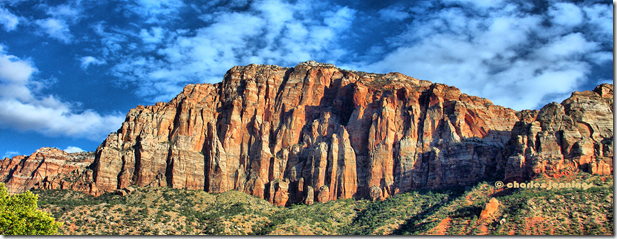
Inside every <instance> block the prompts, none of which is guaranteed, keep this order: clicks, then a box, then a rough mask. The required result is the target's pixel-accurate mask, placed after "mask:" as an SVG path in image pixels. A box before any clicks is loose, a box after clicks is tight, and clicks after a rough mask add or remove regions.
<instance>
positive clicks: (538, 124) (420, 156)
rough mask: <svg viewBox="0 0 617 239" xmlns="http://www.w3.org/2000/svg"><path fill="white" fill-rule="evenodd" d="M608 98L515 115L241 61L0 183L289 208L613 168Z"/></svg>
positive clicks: (5, 164)
mask: <svg viewBox="0 0 617 239" xmlns="http://www.w3.org/2000/svg"><path fill="white" fill-rule="evenodd" d="M612 99H613V92H612V85H608V84H604V85H601V86H598V88H596V90H594V91H586V92H575V93H573V95H572V97H570V98H569V99H567V100H565V101H564V102H562V103H561V104H557V103H553V104H549V105H547V106H545V107H544V108H542V110H540V111H520V112H517V111H514V110H512V109H509V108H504V107H501V106H497V105H493V104H492V102H491V101H490V100H487V99H484V98H480V97H475V96H469V95H467V94H463V93H461V92H460V91H459V90H458V89H457V88H455V87H451V86H447V85H443V84H437V83H431V82H428V81H423V80H418V79H415V78H413V77H409V76H405V75H402V74H400V73H389V74H371V73H365V72H356V71H350V70H342V69H339V68H337V67H335V66H334V65H330V64H323V63H316V62H313V61H310V62H305V63H300V64H299V65H297V66H295V67H293V68H285V67H279V66H271V65H248V66H244V67H238V66H236V67H233V68H232V69H230V70H229V71H228V72H227V74H226V75H225V78H224V80H223V82H221V83H218V84H214V85H212V84H191V85H187V86H186V87H185V88H184V90H183V91H182V92H181V93H180V94H179V95H178V96H176V97H175V98H174V99H172V100H171V101H170V102H168V103H162V102H159V103H157V104H155V105H151V106H138V107H136V108H134V109H131V110H130V112H129V113H128V114H127V117H126V120H125V122H124V123H123V124H122V127H121V128H120V129H119V130H118V131H117V132H115V133H111V134H110V135H109V136H108V137H107V139H105V141H104V142H103V143H102V144H101V145H100V146H99V147H98V148H97V150H96V155H95V157H94V158H88V159H87V160H84V161H83V162H79V163H77V162H75V160H74V159H72V158H71V157H72V156H66V155H65V156H64V157H66V160H64V161H65V162H64V163H56V164H55V165H54V166H53V167H54V168H56V169H54V170H42V169H41V165H44V164H45V165H48V166H45V167H52V166H51V165H52V164H53V162H51V161H49V160H47V159H42V158H45V155H46V154H42V153H39V154H37V153H35V154H33V155H31V156H29V157H24V156H18V157H14V158H13V159H4V160H2V161H0V177H1V178H0V180H1V181H4V182H7V187H8V188H9V189H10V190H11V191H12V192H21V191H24V190H28V189H30V188H43V189H55V188H63V189H72V190H78V191H83V192H86V193H90V194H93V195H99V194H102V193H104V192H112V191H114V190H117V189H122V188H125V187H127V186H129V185H139V186H155V187H164V186H166V187H173V188H186V189H192V190H205V191H207V192H212V193H218V192H224V191H227V190H238V191H242V192H245V193H248V194H251V195H254V196H257V197H260V198H264V199H266V200H269V201H270V202H272V203H274V204H276V205H281V206H283V205H290V204H291V203H297V202H303V203H307V204H311V203H314V202H326V201H329V200H336V199H345V198H365V197H369V198H372V199H374V200H376V199H379V198H385V197H388V196H389V195H393V194H396V193H400V192H405V191H409V190H413V189H434V188H444V187H454V186H461V185H469V184H472V183H475V182H477V181H478V180H483V179H504V178H519V177H523V178H529V177H533V176H534V175H537V174H540V173H546V172H553V171H555V172H558V171H559V170H562V169H564V168H565V169H568V168H570V169H573V170H578V169H579V168H580V169H583V170H586V171H590V172H593V173H600V174H612V157H613V156H612V155H613V152H612V147H613V146H612V144H613V142H612V136H613V131H612V129H613V121H612V120H613V114H612V105H613V102H612ZM37 152H38V151H37ZM54 154H62V153H60V152H56V151H54ZM52 157H57V156H52ZM46 160H47V161H46ZM54 162H55V161H54ZM37 163H38V165H37ZM62 175H64V176H62Z"/></svg>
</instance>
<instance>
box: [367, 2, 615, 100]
mask: <svg viewBox="0 0 617 239" xmlns="http://www.w3.org/2000/svg"><path fill="white" fill-rule="evenodd" d="M451 4H452V5H451V6H449V7H446V8H440V9H435V8H431V7H426V8H423V9H420V12H422V14H423V17H421V18H416V19H415V20H414V21H412V22H411V23H410V24H408V25H407V29H408V30H407V31H405V32H402V33H401V34H399V35H397V36H394V37H391V38H389V39H388V40H387V41H389V43H390V45H391V46H394V48H393V50H392V51H390V52H388V53H385V54H384V55H383V56H381V60H378V61H376V62H360V63H358V64H357V65H358V67H360V68H365V69H368V70H369V71H377V72H390V71H399V72H402V73H404V74H407V75H410V76H414V77H417V78H420V79H425V80H430V81H433V82H441V83H446V84H449V85H453V86H457V87H458V88H461V90H462V91H463V92H465V93H469V94H472V95H479V96H482V97H485V98H488V99H491V100H492V101H493V102H494V103H496V104H499V105H506V106H509V107H512V108H514V109H516V110H521V109H530V108H538V107H540V106H541V105H544V104H546V103H548V102H550V101H561V100H563V99H564V98H566V97H567V96H569V94H570V93H571V92H572V91H574V90H576V89H577V87H578V86H580V85H582V84H583V83H585V82H588V81H589V80H590V79H588V77H589V75H590V74H591V69H592V67H593V64H594V63H595V64H606V63H607V62H608V61H609V60H612V53H611V52H609V51H603V50H602V47H601V46H602V44H606V43H605V42H604V41H605V40H603V39H605V38H602V36H603V34H600V35H598V34H597V33H594V32H591V31H575V30H574V28H575V27H581V29H585V28H597V29H606V26H605V25H606V24H605V23H601V22H599V21H596V20H594V19H595V18H593V17H591V18H590V15H591V14H583V13H584V12H592V14H596V15H600V16H605V15H606V14H607V13H609V9H608V7H606V8H604V6H606V5H592V4H586V5H583V6H579V5H576V4H572V3H555V4H553V5H551V6H549V11H548V13H547V14H534V13H533V12H531V11H529V10H527V9H526V6H525V5H519V4H515V3H508V2H503V3H499V2H494V1H486V2H475V1H473V2H467V1H460V0H458V1H451ZM590 9H593V10H590ZM416 10H418V9H416ZM584 16H586V17H584ZM547 22H548V23H549V24H550V25H549V26H547V25H546V23H547ZM611 22H612V19H611ZM611 43H612V42H611ZM376 58H379V57H376Z"/></svg>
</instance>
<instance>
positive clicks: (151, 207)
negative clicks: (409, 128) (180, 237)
mask: <svg viewBox="0 0 617 239" xmlns="http://www.w3.org/2000/svg"><path fill="white" fill-rule="evenodd" d="M544 180H548V179H546V178H539V179H536V182H542V181H544ZM550 180H552V181H570V180H576V181H578V182H583V181H584V182H593V183H595V184H596V185H598V186H596V187H592V188H589V189H587V190H583V189H552V190H546V189H508V190H503V189H502V190H496V189H495V187H494V186H493V182H489V183H486V182H483V183H479V184H477V185H476V186H474V187H472V188H467V190H465V188H459V189H458V191H456V190H445V191H443V190H442V191H414V192H408V193H404V194H400V195H396V196H393V197H390V198H388V199H387V200H385V201H376V202H370V201H367V200H338V201H333V202H328V203H316V204H314V205H311V206H306V205H294V206H292V207H289V208H280V207H276V206H273V205H271V204H269V203H268V202H266V201H265V200H262V199H259V198H255V197H253V196H250V195H246V194H244V193H240V192H237V191H228V192H225V193H220V194H209V193H206V192H203V191H189V190H177V189H170V188H137V191H136V192H134V193H132V194H130V195H128V196H125V197H122V196H119V195H113V194H106V195H103V196H100V197H97V198H93V197H91V196H89V195H84V194H81V193H77V192H72V191H58V190H57V191H35V193H37V194H39V207H40V208H42V209H44V210H46V211H49V212H51V213H53V215H54V216H55V217H56V218H57V219H58V221H61V222H65V225H64V226H63V227H62V228H61V229H60V230H59V232H60V233H61V234H73V235H87V234H95V235H127V234H131V235H140V234H146V235H152V234H161V235H163V234H165V235H170V234H190V235H194V234H226V235H245V234H287V235H332V234H335V235H359V234H361V235H366V234H379V235H383V234H454V235H460V234H465V235H474V234H497V235H507V234H518V235H520V234H523V235H528V234H534V235H547V234H565V235H571V234H574V235H581V234H584V235H589V234H609V235H612V234H614V232H613V224H614V222H613V177H612V176H591V175H589V174H587V173H579V174H576V175H570V176H569V177H563V178H559V179H550ZM491 197H495V198H497V199H498V200H499V201H500V203H501V205H500V206H499V208H498V210H497V211H496V212H495V213H494V214H493V215H492V216H491V217H489V218H487V219H484V220H480V219H479V216H480V212H481V211H482V210H483V208H484V205H486V203H487V202H488V200H489V199H490V198H491Z"/></svg>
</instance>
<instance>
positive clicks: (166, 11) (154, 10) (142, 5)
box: [125, 0, 186, 23]
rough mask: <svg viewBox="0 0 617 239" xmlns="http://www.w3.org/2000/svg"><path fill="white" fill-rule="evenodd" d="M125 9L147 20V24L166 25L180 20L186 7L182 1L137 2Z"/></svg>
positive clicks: (153, 0) (149, 0) (141, 0)
mask: <svg viewBox="0 0 617 239" xmlns="http://www.w3.org/2000/svg"><path fill="white" fill-rule="evenodd" d="M126 2H129V3H128V4H127V5H126V6H125V8H127V9H128V10H130V11H131V12H133V13H135V14H137V15H139V16H141V17H143V18H145V19H146V21H145V23H164V22H167V21H169V20H175V19H178V15H177V14H178V13H179V12H180V10H181V9H182V8H183V7H186V5H185V4H184V2H183V1H182V0H137V1H126Z"/></svg>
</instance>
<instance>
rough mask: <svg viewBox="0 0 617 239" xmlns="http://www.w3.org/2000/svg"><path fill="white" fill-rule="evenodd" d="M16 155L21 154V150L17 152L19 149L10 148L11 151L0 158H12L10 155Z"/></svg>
mask: <svg viewBox="0 0 617 239" xmlns="http://www.w3.org/2000/svg"><path fill="white" fill-rule="evenodd" d="M15 155H19V152H17V151H10V150H9V151H6V152H5V153H4V155H3V156H2V158H0V159H3V158H10V157H13V156H15Z"/></svg>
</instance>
